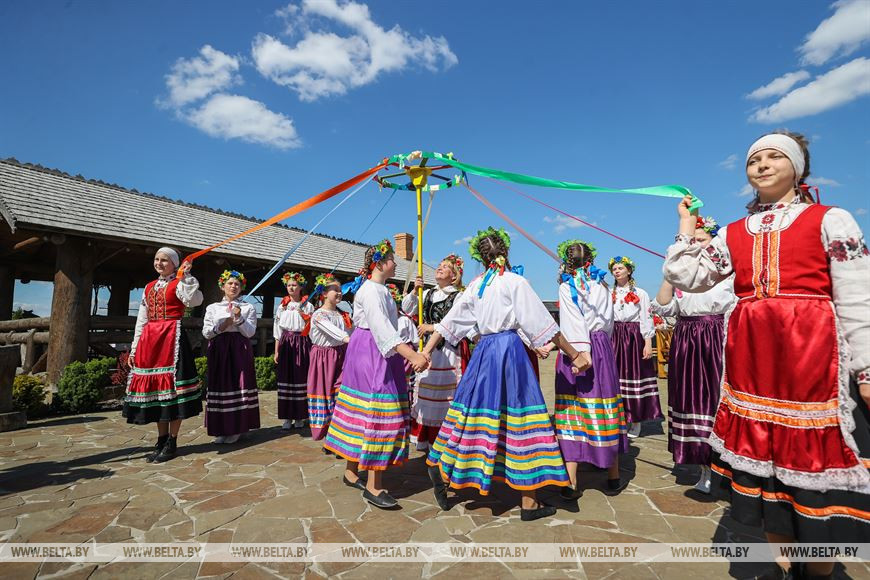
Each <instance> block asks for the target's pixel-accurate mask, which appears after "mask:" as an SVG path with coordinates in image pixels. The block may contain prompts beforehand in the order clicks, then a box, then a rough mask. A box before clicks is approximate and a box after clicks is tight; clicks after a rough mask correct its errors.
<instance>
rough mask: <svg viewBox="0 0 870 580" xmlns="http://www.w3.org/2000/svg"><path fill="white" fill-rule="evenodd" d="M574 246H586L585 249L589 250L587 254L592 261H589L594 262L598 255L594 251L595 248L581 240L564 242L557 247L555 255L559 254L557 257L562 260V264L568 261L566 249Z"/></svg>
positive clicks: (596, 251)
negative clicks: (590, 256)
mask: <svg viewBox="0 0 870 580" xmlns="http://www.w3.org/2000/svg"><path fill="white" fill-rule="evenodd" d="M575 245H581V246H586V247H587V248H589V253H590V254H591V255H592V259H591V260H589V261H590V262H594V261H595V256H597V255H598V250H596V249H595V246H593V245H592V244H590V243H589V242H584V241H583V240H565V241H564V242H562V243H561V244H559V247H558V249H557V250H556V253H557V254H559V257H560V258H562V261H563V262H567V261H568V248H570V247H571V246H575Z"/></svg>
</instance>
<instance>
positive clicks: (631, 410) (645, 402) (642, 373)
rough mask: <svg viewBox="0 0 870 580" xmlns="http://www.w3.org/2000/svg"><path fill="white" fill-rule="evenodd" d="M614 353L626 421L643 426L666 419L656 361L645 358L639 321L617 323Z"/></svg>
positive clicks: (613, 339)
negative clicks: (640, 423)
mask: <svg viewBox="0 0 870 580" xmlns="http://www.w3.org/2000/svg"><path fill="white" fill-rule="evenodd" d="M611 342H612V343H613V353H614V355H616V368H618V369H619V390H620V392H622V402H623V404H624V405H625V420H626V422H628V423H639V422H640V421H649V420H652V419H661V418H662V405H661V403H660V402H659V383H658V379H657V378H656V361H655V358H648V359H644V358H643V345H644V342H645V341H644V338H643V336H641V334H640V323H639V322H614V323H613V337H612V338H611Z"/></svg>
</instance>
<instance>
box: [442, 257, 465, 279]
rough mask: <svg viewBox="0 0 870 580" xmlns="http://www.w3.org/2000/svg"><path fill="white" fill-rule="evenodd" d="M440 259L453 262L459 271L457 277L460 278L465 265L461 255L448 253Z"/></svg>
mask: <svg viewBox="0 0 870 580" xmlns="http://www.w3.org/2000/svg"><path fill="white" fill-rule="evenodd" d="M441 261H442V262H450V263H451V264H453V265H454V266H455V267H456V269H457V270H458V271H459V277H460V278H462V270H463V268H464V267H465V261H464V260H463V259H462V258H461V257H459V256H457V255H456V254H450V255H449V256H447V257H446V258H444V259H443V260H441Z"/></svg>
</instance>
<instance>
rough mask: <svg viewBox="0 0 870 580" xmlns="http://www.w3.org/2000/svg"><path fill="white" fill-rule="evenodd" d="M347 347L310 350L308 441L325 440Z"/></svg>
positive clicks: (321, 347)
mask: <svg viewBox="0 0 870 580" xmlns="http://www.w3.org/2000/svg"><path fill="white" fill-rule="evenodd" d="M345 351H347V345H346V344H341V345H339V346H317V345H312V347H311V358H310V360H309V363H308V421H309V424H310V425H311V438H312V439H314V440H315V441H320V440H321V439H323V438H324V437H326V430H327V429H328V428H329V420H330V419H331V418H332V409H333V408H334V407H335V395H336V394H337V393H338V388H339V387H340V386H341V366H342V364H344V353H345Z"/></svg>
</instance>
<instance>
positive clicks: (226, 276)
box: [218, 270, 248, 290]
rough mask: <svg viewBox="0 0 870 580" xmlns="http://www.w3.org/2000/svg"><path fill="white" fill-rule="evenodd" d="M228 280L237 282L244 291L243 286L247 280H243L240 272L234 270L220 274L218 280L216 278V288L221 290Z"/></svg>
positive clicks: (243, 276) (243, 277)
mask: <svg viewBox="0 0 870 580" xmlns="http://www.w3.org/2000/svg"><path fill="white" fill-rule="evenodd" d="M230 278H235V279H236V280H238V281H239V284H241V285H242V290H244V289H245V285H246V284H247V283H248V282H247V280H245V275H244V274H242V273H241V272H238V271H236V270H224V273H223V274H221V276H220V278H218V288H223V287H224V284H226V283H227V280H229V279H230Z"/></svg>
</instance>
